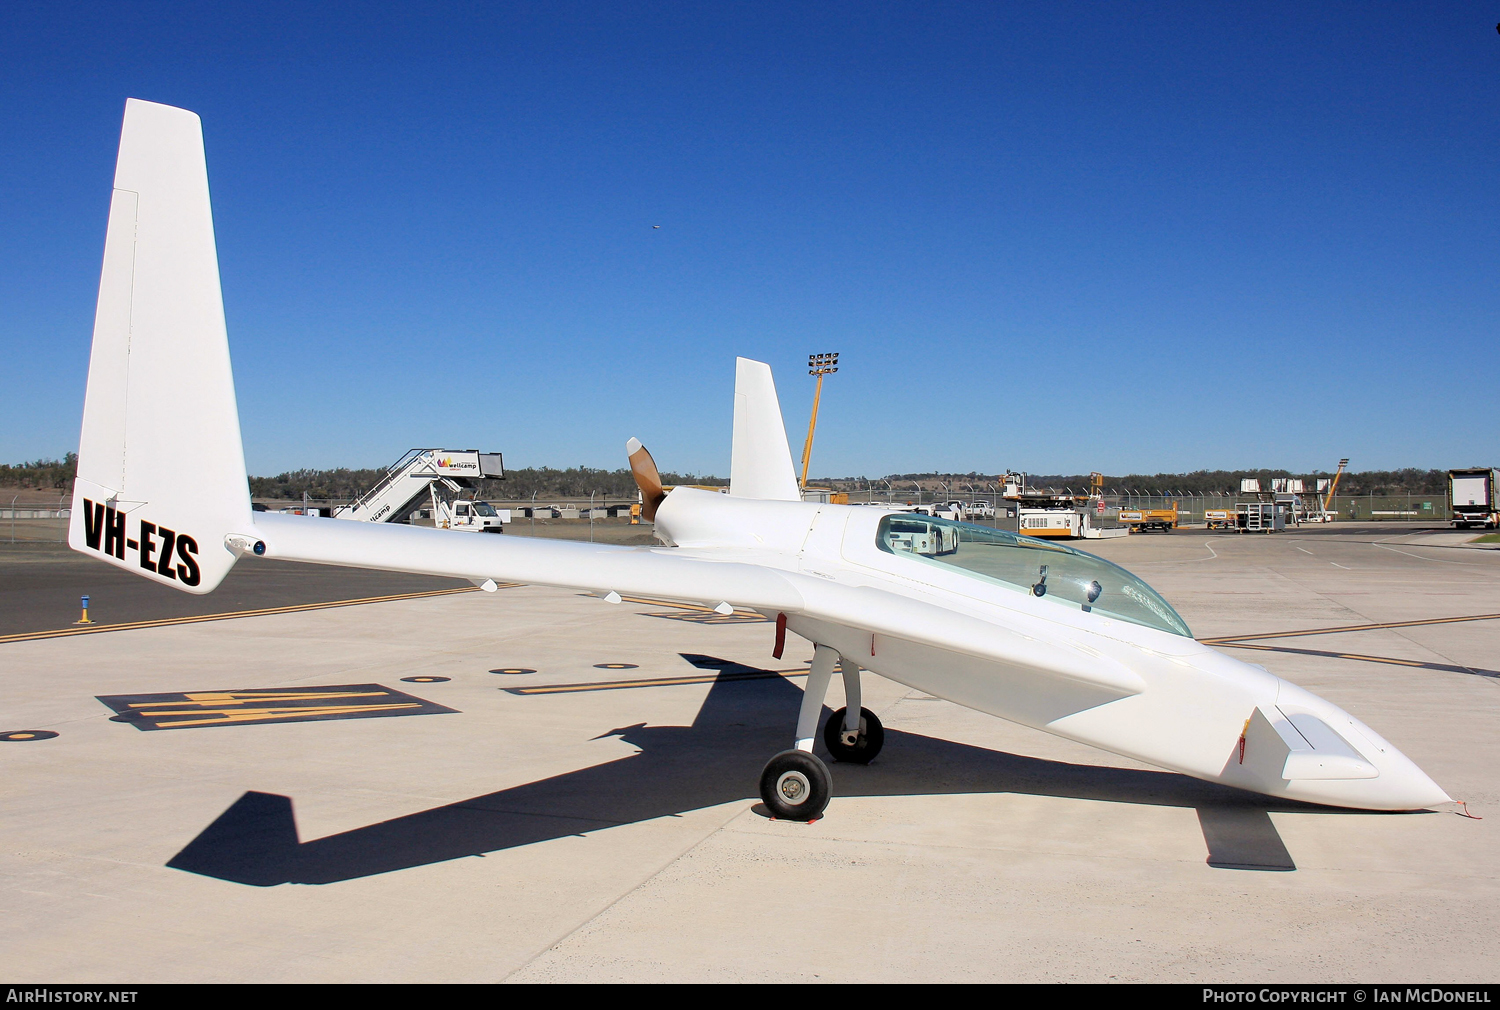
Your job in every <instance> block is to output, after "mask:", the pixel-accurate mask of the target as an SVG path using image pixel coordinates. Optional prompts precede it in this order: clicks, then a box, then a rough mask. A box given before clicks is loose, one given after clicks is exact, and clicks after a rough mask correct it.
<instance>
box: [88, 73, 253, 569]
mask: <svg viewBox="0 0 1500 1010" xmlns="http://www.w3.org/2000/svg"><path fill="white" fill-rule="evenodd" d="M253 529H254V525H253V521H252V518H251V512H250V494H249V489H248V487H247V486H246V481H245V458H244V451H243V449H242V448H241V444H240V422H239V412H238V410H237V408H236V406H235V399H234V378H233V376H232V375H231V374H230V367H229V340H228V336H227V334H226V332H225V328H224V303H223V300H222V297H221V295H220V291H219V259H218V252H217V250H216V248H215V245H214V225H213V211H212V209H211V208H210V206H209V198H208V169H207V166H206V164H205V162H204V156H203V130H202V126H201V124H200V123H199V120H198V117H197V116H196V115H195V114H193V113H191V112H188V111H187V110H186V109H176V108H173V107H171V106H169V105H157V104H155V103H153V102H142V101H138V100H136V99H133V98H132V99H130V100H129V101H127V102H126V103H125V122H124V126H123V127H122V128H121V131H120V154H119V161H118V162H117V164H116V167H115V186H114V197H113V199H112V200H111V201H110V207H109V231H108V233H107V234H106V237H105V240H104V268H103V271H102V274H101V276H100V280H99V304H98V311H97V314H96V316H95V319H94V343H93V351H92V353H91V355H90V357H89V379H88V392H87V393H86V394H85V396H84V408H83V434H82V437H81V439H80V443H79V449H78V480H77V481H76V482H75V486H74V491H73V512H72V519H71V522H70V524H69V528H68V543H69V545H70V546H72V547H73V549H74V550H77V551H80V552H82V553H84V554H88V555H90V556H91V557H97V558H100V559H102V560H104V561H108V562H110V563H111V564H114V565H117V566H119V567H121V568H125V569H127V570H129V571H133V572H135V573H136V574H138V575H142V576H145V577H147V578H150V579H152V580H153V581H156V582H161V583H164V584H166V585H170V586H172V587H174V588H176V589H183V590H186V591H187V592H190V593H206V592H209V591H210V590H212V589H213V588H214V587H215V586H217V585H218V584H219V582H220V580H222V579H223V577H224V575H225V574H226V573H228V571H229V569H230V567H231V566H232V565H233V564H234V561H235V556H234V555H233V554H231V553H230V552H229V551H228V550H226V549H225V547H224V537H225V536H226V535H227V534H230V533H246V532H249V531H251V530H253Z"/></svg>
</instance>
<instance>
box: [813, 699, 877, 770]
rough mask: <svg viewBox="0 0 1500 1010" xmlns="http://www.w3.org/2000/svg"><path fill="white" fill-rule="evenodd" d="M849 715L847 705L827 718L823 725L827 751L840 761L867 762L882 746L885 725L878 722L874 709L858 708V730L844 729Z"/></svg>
mask: <svg viewBox="0 0 1500 1010" xmlns="http://www.w3.org/2000/svg"><path fill="white" fill-rule="evenodd" d="M848 714H849V710H848V709H847V708H841V709H839V710H838V711H837V712H835V713H833V715H831V716H829V717H828V721H827V722H825V723H824V724H823V744H824V745H825V746H826V747H827V748H828V753H830V754H832V755H833V756H834V757H835V758H837V759H838V760H840V761H846V762H848V763H850V764H857V765H867V764H869V763H870V762H871V761H874V760H875V755H876V754H879V753H880V748H882V747H884V746H885V727H884V726H882V725H881V724H880V718H879V717H878V716H877V715H876V714H875V713H874V712H871V711H870V710H869V709H867V708H862V709H860V710H859V730H858V731H857V732H854V731H850V730H847V729H845V728H844V720H845V719H846V718H847V717H848Z"/></svg>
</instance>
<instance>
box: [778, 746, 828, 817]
mask: <svg viewBox="0 0 1500 1010" xmlns="http://www.w3.org/2000/svg"><path fill="white" fill-rule="evenodd" d="M832 795H833V776H831V775H829V774H828V766H827V765H825V764H824V763H823V762H822V760H820V759H819V758H818V757H816V756H814V755H812V754H809V753H808V752H807V751H802V750H784V751H782V752H781V753H780V754H777V755H776V756H775V757H773V758H772V759H771V760H770V761H767V762H766V767H765V770H764V771H762V772H761V773H760V798H761V799H762V800H763V801H764V802H765V804H766V807H767V808H768V809H769V810H770V811H771V815H772V816H773V817H779V818H781V819H783V820H788V821H811V820H814V819H816V818H817V817H818V816H819V815H821V814H822V813H823V811H824V809H825V808H826V807H827V806H828V799H829V797H830V796H832Z"/></svg>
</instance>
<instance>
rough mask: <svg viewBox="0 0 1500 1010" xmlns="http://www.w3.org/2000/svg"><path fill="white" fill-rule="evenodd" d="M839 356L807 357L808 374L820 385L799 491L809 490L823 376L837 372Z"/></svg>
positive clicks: (803, 450) (813, 410) (836, 354)
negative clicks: (808, 471) (808, 481)
mask: <svg viewBox="0 0 1500 1010" xmlns="http://www.w3.org/2000/svg"><path fill="white" fill-rule="evenodd" d="M838 363H839V356H838V353H837V352H834V353H833V354H809V355H808V356H807V374H808V375H816V376H817V377H818V385H817V387H816V388H814V390H813V407H812V417H811V418H809V419H808V422H807V441H806V442H805V443H803V446H802V483H801V484H800V485H798V489H799V490H802V491H806V490H807V465H808V463H809V462H810V461H811V460H812V445H813V432H814V431H815V430H816V429H817V427H818V402H819V401H820V400H821V399H822V398H823V376H825V375H832V374H833V373H834V372H837V371H838V370H839V369H838Z"/></svg>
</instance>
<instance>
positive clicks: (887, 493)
mask: <svg viewBox="0 0 1500 1010" xmlns="http://www.w3.org/2000/svg"><path fill="white" fill-rule="evenodd" d="M848 494H849V501H851V502H858V503H863V502H893V503H896V504H902V505H928V504H931V503H933V502H939V501H954V500H958V501H975V500H980V501H988V502H989V503H990V504H991V505H994V504H996V503H997V501H998V499H997V498H996V497H995V496H994V495H992V494H985V493H978V494H973V493H969V492H968V491H967V489H961V490H959V491H958V493H948V494H944V493H943V492H941V491H932V490H927V489H923V490H921V491H918V490H916V489H913V490H911V491H908V492H906V493H904V494H903V493H901V492H900V491H899V490H894V491H893V489H889V488H871V489H869V490H862V491H850V492H848ZM19 497H20V496H19V495H18V496H17V499H19ZM1254 500H1255V499H1253V498H1249V497H1246V496H1244V495H1233V494H1217V495H1215V494H1208V495H1187V494H1183V495H1179V494H1171V493H1165V494H1145V493H1142V494H1136V493H1134V492H1127V493H1123V494H1106V495H1105V496H1104V504H1105V510H1106V515H1109V514H1112V513H1118V512H1119V510H1120V509H1170V508H1171V507H1172V504H1173V503H1174V502H1175V503H1176V505H1177V514H1178V516H1179V517H1180V518H1179V520H1178V521H1179V523H1181V524H1183V525H1193V524H1196V523H1202V522H1204V521H1205V519H1204V513H1205V512H1207V511H1209V510H1228V511H1231V512H1232V511H1234V509H1235V507H1236V506H1237V505H1238V504H1239V503H1240V502H1248V501H1254ZM489 501H490V502H491V504H493V505H495V506H496V507H497V508H507V509H511V510H512V511H513V513H514V514H515V516H516V518H517V519H520V518H522V517H523V516H524V515H525V514H526V510H538V511H540V512H542V513H544V514H548V515H551V516H553V517H556V516H560V515H561V516H568V517H570V518H572V517H576V518H580V519H587V518H589V515H590V512H592V513H593V515H594V516H595V517H596V518H601V517H602V514H603V513H604V512H605V510H609V512H610V514H613V513H614V512H616V511H618V510H620V509H623V508H628V506H630V505H632V504H634V503H635V500H634V499H633V498H621V497H614V498H605V497H604V496H602V495H596V496H595V497H594V498H593V499H592V500H590V499H589V498H583V497H576V496H575V497H568V496H561V495H560V496H556V497H553V498H545V499H544V498H540V497H537V498H528V499H524V500H509V501H506V500H500V499H494V498H491V499H489ZM261 504H264V505H266V506H267V507H268V508H270V509H272V510H275V511H283V510H284V511H293V510H296V511H300V510H302V509H316V510H317V511H318V514H320V515H330V514H332V512H333V511H335V510H336V509H338V508H339V507H341V506H344V505H347V504H349V502H348V500H346V499H336V500H323V499H318V500H312V499H309V500H307V501H306V502H302V501H292V500H270V499H267V500H265V501H263V502H262V503H261ZM69 505H70V502H69V500H68V499H67V498H59V499H58V500H57V501H56V502H29V503H28V502H20V501H18V500H12V501H11V502H10V503H9V504H5V503H0V540H4V541H8V542H10V543H48V542H50V543H63V542H66V541H67V539H68V518H69V516H70V515H71V514H72V513H71V511H70V508H69ZM1329 514H1330V515H1331V516H1332V518H1333V519H1334V520H1335V521H1336V522H1424V521H1425V522H1432V523H1443V524H1446V523H1448V522H1449V521H1451V520H1452V518H1453V516H1452V512H1451V511H1450V510H1449V508H1448V502H1447V501H1446V496H1445V495H1430V494H1429V495H1418V494H1396V495H1338V496H1336V497H1335V498H1334V499H1333V501H1332V503H1331V504H1330V507H1329Z"/></svg>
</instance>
